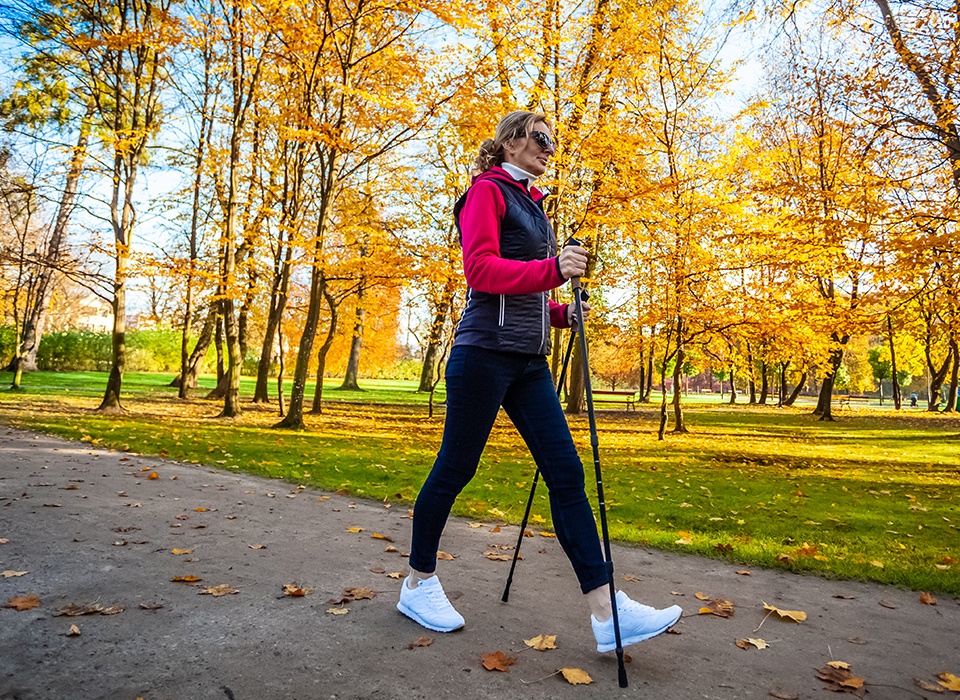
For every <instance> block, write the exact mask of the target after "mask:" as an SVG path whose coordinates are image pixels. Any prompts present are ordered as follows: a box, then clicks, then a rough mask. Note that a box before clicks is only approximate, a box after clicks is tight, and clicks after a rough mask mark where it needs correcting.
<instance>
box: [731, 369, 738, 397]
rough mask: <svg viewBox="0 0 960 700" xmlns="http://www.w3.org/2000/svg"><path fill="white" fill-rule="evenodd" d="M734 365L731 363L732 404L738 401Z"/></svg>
mask: <svg viewBox="0 0 960 700" xmlns="http://www.w3.org/2000/svg"><path fill="white" fill-rule="evenodd" d="M733 373H734V366H733V365H732V364H731V365H730V405H731V406H733V405H734V404H735V403H737V385H736V383H735V377H734V374H733Z"/></svg>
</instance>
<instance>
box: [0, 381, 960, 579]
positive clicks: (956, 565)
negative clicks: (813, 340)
mask: <svg viewBox="0 0 960 700" xmlns="http://www.w3.org/2000/svg"><path fill="white" fill-rule="evenodd" d="M7 377H9V375H3V374H0V382H4V381H5V380H6V379H7ZM105 378H106V377H105V375H103V374H97V373H89V374H81V373H70V374H53V373H37V374H31V375H27V378H26V381H25V383H24V384H25V389H24V390H23V391H21V392H18V393H11V392H9V391H7V390H3V391H2V392H0V420H2V421H4V422H8V423H10V424H12V425H16V426H21V427H25V428H32V429H35V430H40V431H45V432H50V433H55V434H58V435H63V436H65V437H68V438H71V439H77V440H85V441H87V442H91V443H95V444H98V445H102V446H106V447H111V448H115V449H121V450H130V451H133V452H140V453H147V454H162V455H164V456H166V457H168V458H170V459H176V460H181V461H188V462H196V463H202V464H207V465H210V466H214V467H219V468H223V469H230V470H233V469H236V470H242V471H246V472H250V473H254V474H260V475H264V476H270V477H278V478H284V479H287V480H289V481H290V482H291V483H295V484H300V483H305V484H310V485H313V486H316V487H319V488H323V489H328V490H345V491H348V492H350V493H352V494H355V495H357V496H358V497H364V498H371V499H377V500H386V501H389V502H392V503H397V504H400V503H403V504H411V503H412V502H413V500H414V498H415V496H416V492H417V489H418V488H419V486H420V484H421V482H422V481H423V478H424V477H425V476H426V473H427V471H428V470H429V468H430V465H431V464H432V462H433V458H434V454H435V451H436V448H437V446H438V445H439V440H440V433H441V429H442V406H441V405H439V404H438V406H437V415H436V416H435V417H434V418H433V419H428V418H427V407H426V405H425V404H426V402H427V397H426V395H423V394H417V393H416V392H415V388H416V384H415V383H413V382H396V381H394V382H391V381H386V380H381V381H361V385H362V386H364V387H365V388H366V389H367V391H363V392H341V391H338V390H336V389H335V387H336V386H338V385H339V381H333V380H330V381H329V383H328V382H325V389H324V397H325V398H326V399H328V401H327V402H326V404H325V406H324V413H323V415H319V416H314V415H309V414H308V415H307V416H306V420H307V424H308V430H307V431H305V432H302V433H297V432H292V431H278V430H273V429H271V426H272V425H273V424H274V423H275V422H276V421H277V419H278V415H277V411H276V406H275V405H271V406H269V407H265V406H254V405H253V404H245V407H246V408H247V410H246V412H245V413H244V415H243V416H242V417H241V418H239V419H234V420H222V419H217V418H216V415H217V413H218V412H219V409H220V404H219V403H218V402H214V401H204V400H202V399H200V398H197V399H191V400H189V401H187V402H181V401H179V400H177V399H176V390H175V389H172V388H170V387H167V386H165V384H167V383H168V382H169V380H170V377H169V376H161V375H136V374H131V375H127V376H126V377H125V382H124V388H125V391H126V392H128V393H127V394H126V400H125V406H126V408H127V413H125V414H124V415H122V416H102V415H98V414H96V413H94V412H93V411H92V409H94V408H96V406H97V404H98V403H99V397H100V393H101V392H102V389H103V386H104V383H105ZM204 384H205V385H206V386H207V388H209V387H212V385H213V381H212V378H205V379H204ZM0 385H2V384H0ZM66 389H69V391H65V390H66ZM273 390H274V386H273V385H271V391H273ZM252 391H253V382H252V379H247V378H245V379H244V386H243V393H244V395H245V396H249V395H251V394H252ZM194 393H195V395H196V396H198V397H199V396H202V395H203V394H204V393H205V392H204V391H196V392H194ZM285 393H286V394H287V395H289V388H287V389H286V390H285ZM311 395H312V388H311V389H310V390H309V393H308V398H309V396H311ZM691 399H693V400H692V401H691V402H690V407H689V408H688V411H687V419H688V425H689V428H690V430H691V431H692V432H691V434H689V435H682V436H681V435H672V434H669V433H668V435H667V439H666V440H664V441H663V442H658V441H657V439H656V422H655V407H653V406H643V407H641V409H640V410H639V411H637V412H625V411H621V410H611V408H610V407H606V408H605V409H604V410H601V411H600V412H599V417H598V425H599V438H600V449H601V462H602V467H603V478H604V486H605V490H606V496H607V501H608V506H609V511H608V516H609V520H610V527H611V534H612V535H613V537H614V538H616V539H618V540H621V541H626V542H636V543H639V544H644V545H649V546H655V547H658V548H662V549H672V550H677V551H683V552H690V553H697V554H701V555H706V556H713V557H722V558H727V559H730V560H733V561H738V562H742V563H743V564H745V565H759V566H769V567H783V568H788V569H792V570H796V571H811V572H818V573H822V574H824V575H833V576H840V577H847V578H862V579H870V580H875V581H881V582H886V583H895V584H901V585H905V586H909V587H911V588H914V589H917V590H932V591H941V592H948V593H954V594H960V533H958V531H957V525H958V523H960V419H958V418H954V417H945V416H940V415H929V414H927V413H925V412H923V411H919V410H914V411H909V410H908V411H904V412H902V413H900V414H896V413H894V412H892V411H890V410H889V409H884V410H880V409H877V408H855V409H853V410H850V409H846V410H844V411H839V412H838V417H839V420H838V421H837V422H834V423H822V422H819V421H817V420H816V418H815V417H813V416H811V415H809V413H808V411H809V407H804V408H796V409H777V408H775V407H748V406H743V405H739V406H737V407H729V406H727V405H726V404H724V403H721V400H720V397H719V395H713V396H699V397H691ZM437 401H438V402H439V401H442V393H439V394H438V396H437ZM308 404H309V401H308ZM308 408H309V405H308ZM570 422H571V426H572V428H573V431H574V435H575V438H576V440H577V442H578V444H579V445H580V446H581V454H582V456H583V458H584V462H585V464H586V466H587V469H588V476H587V483H588V485H589V484H592V483H593V481H594V480H593V475H592V462H593V460H592V456H591V452H590V444H589V434H588V424H587V421H586V417H585V416H581V417H572V418H571V419H570ZM532 475H533V465H532V460H531V459H530V457H529V455H528V453H527V451H526V448H525V447H524V446H523V444H522V442H521V441H520V439H519V438H518V436H517V435H516V432H515V431H514V430H513V428H512V426H511V425H510V424H509V421H508V420H507V419H506V418H502V419H501V421H500V422H499V423H498V426H497V428H496V429H495V431H494V434H493V436H492V437H491V441H490V445H489V447H488V449H487V451H486V452H485V453H484V458H483V461H482V463H481V466H480V470H479V472H478V475H477V478H475V479H474V481H473V482H472V483H471V484H470V485H469V486H468V487H467V489H466V490H465V491H464V493H463V495H462V496H461V498H460V500H459V501H458V503H457V506H456V512H457V513H459V514H462V515H467V516H470V517H473V518H476V519H485V520H495V521H505V522H519V520H520V518H521V517H522V514H523V507H524V504H525V502H526V498H527V494H528V493H529V488H530V483H531V478H532ZM0 483H2V482H0ZM540 489H541V490H540V491H539V493H538V499H537V502H536V504H535V506H534V516H533V520H534V523H533V524H532V527H535V528H537V529H549V527H550V513H549V508H548V506H547V500H546V490H545V488H544V487H543V486H542V484H541V487H540Z"/></svg>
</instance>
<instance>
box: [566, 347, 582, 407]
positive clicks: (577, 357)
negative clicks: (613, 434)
mask: <svg viewBox="0 0 960 700" xmlns="http://www.w3.org/2000/svg"><path fill="white" fill-rule="evenodd" d="M567 376H568V377H569V378H570V390H569V393H568V394H567V405H566V407H565V409H564V410H565V411H566V412H567V413H568V414H570V415H578V414H580V413H582V412H583V404H584V392H585V391H586V387H585V386H584V385H583V353H582V351H581V348H580V343H576V344H575V345H574V346H573V353H572V354H571V355H570V367H569V368H568V369H567Z"/></svg>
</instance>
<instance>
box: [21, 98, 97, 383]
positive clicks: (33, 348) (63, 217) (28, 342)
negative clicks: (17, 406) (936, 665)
mask: <svg viewBox="0 0 960 700" xmlns="http://www.w3.org/2000/svg"><path fill="white" fill-rule="evenodd" d="M95 112H96V104H95V103H94V102H92V101H91V102H90V103H89V104H88V105H87V110H86V113H85V114H84V115H83V119H81V121H80V134H79V136H78V137H77V145H76V146H75V147H74V148H73V152H72V155H71V157H70V167H69V169H68V170H67V179H66V182H65V183H64V187H63V194H62V195H61V197H60V204H59V206H58V207H57V216H56V218H55V219H54V223H53V230H52V231H51V233H50V240H49V241H48V243H47V249H46V251H45V253H44V256H43V261H42V262H41V264H40V269H39V270H38V272H37V283H36V284H37V287H36V293H35V294H34V298H33V304H32V305H31V306H30V308H29V309H28V310H27V314H26V317H25V318H24V319H23V330H22V332H21V335H20V348H19V351H18V352H17V353H16V354H15V355H14V358H13V361H12V362H11V363H10V364H11V366H10V370H9V371H12V372H16V373H17V374H18V376H19V375H20V374H22V373H23V372H35V371H36V370H37V350H38V349H39V347H40V338H41V336H42V335H43V323H44V317H45V315H46V313H47V306H48V305H49V304H50V292H51V283H52V282H53V275H54V273H56V272H57V270H58V269H59V267H60V261H61V251H62V249H63V245H64V242H65V241H66V238H67V225H68V224H69V223H70V217H71V215H72V214H73V209H74V205H75V203H76V198H77V187H78V185H79V183H80V175H81V174H82V173H83V164H84V162H85V161H86V156H87V143H88V142H89V140H90V130H91V128H92V120H93V115H94V113H95ZM15 385H16V386H19V381H15Z"/></svg>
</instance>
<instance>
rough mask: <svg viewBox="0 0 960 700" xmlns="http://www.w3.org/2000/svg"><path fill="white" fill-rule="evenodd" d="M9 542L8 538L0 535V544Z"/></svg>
mask: <svg viewBox="0 0 960 700" xmlns="http://www.w3.org/2000/svg"><path fill="white" fill-rule="evenodd" d="M9 543H10V540H8V539H7V538H6V537H0V544H9Z"/></svg>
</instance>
